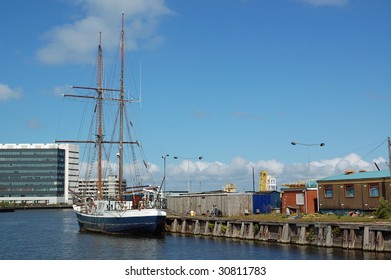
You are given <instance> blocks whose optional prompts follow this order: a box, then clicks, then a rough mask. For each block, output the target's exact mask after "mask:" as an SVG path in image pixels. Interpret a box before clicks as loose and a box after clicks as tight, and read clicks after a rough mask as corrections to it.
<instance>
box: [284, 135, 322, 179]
mask: <svg viewBox="0 0 391 280" xmlns="http://www.w3.org/2000/svg"><path fill="white" fill-rule="evenodd" d="M291 144H292V145H293V146H296V145H302V146H306V147H307V157H308V161H307V162H308V166H307V168H308V170H307V172H308V186H310V179H311V177H310V147H311V146H320V147H323V146H324V145H326V144H325V143H319V144H305V143H299V142H291Z"/></svg>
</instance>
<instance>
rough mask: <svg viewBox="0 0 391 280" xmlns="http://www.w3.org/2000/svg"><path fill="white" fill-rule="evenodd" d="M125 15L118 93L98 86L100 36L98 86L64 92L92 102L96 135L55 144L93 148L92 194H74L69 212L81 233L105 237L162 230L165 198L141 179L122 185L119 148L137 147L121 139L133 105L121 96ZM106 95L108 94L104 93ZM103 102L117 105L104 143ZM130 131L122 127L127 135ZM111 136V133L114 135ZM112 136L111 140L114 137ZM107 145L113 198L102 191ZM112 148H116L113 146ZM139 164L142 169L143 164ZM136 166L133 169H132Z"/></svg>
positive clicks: (100, 72) (100, 62) (100, 63)
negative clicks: (111, 163)
mask: <svg viewBox="0 0 391 280" xmlns="http://www.w3.org/2000/svg"><path fill="white" fill-rule="evenodd" d="M124 34H125V32H124V15H123V14H122V30H121V44H120V45H121V71H120V79H119V89H112V88H104V87H103V86H102V79H103V55H102V46H101V36H100V39H99V45H98V67H97V68H98V73H97V74H98V83H97V86H96V87H79V86H77V87H75V86H74V87H73V88H74V89H80V90H89V91H90V92H92V95H91V94H89V95H73V94H66V95H64V96H68V97H74V98H88V99H89V100H91V99H92V100H94V101H95V102H96V105H95V108H94V112H95V119H96V125H95V126H96V132H95V133H94V135H93V137H95V139H92V140H86V141H64V140H58V141H56V142H60V143H61V142H62V143H64V142H67V143H85V144H90V145H91V146H93V149H94V151H96V154H97V155H96V157H97V159H96V160H95V166H96V168H97V170H96V173H97V180H96V192H95V193H94V195H91V193H89V195H88V196H86V195H85V193H86V192H85V191H80V190H78V191H75V192H73V194H74V197H75V198H76V199H75V201H76V202H75V203H74V205H73V209H74V211H75V213H76V217H77V221H78V223H79V227H80V231H89V232H98V233H106V234H161V233H162V232H163V231H164V227H165V218H166V210H165V200H164V199H163V197H162V194H161V188H160V187H159V186H153V187H152V186H151V185H147V186H145V185H143V184H142V180H138V181H137V180H132V181H133V182H137V185H134V186H132V187H127V186H125V184H126V179H124V149H125V148H124V147H125V146H131V147H132V148H131V149H130V150H131V151H133V149H134V148H135V147H136V148H137V147H138V148H139V147H140V146H141V145H140V143H139V142H138V141H132V140H131V139H130V140H125V139H124V138H125V137H124V131H125V129H124V126H125V124H124V122H125V123H126V124H127V125H129V124H131V125H132V124H133V122H132V121H130V120H128V119H126V120H124V119H125V118H126V116H127V114H126V110H125V109H126V108H127V105H128V104H131V103H133V102H134V100H132V99H126V98H125V90H124V50H125V46H124ZM106 93H109V94H107V95H106ZM105 101H107V102H110V103H115V104H117V105H118V111H117V112H118V117H117V118H115V121H114V122H113V127H114V128H113V131H115V133H114V134H115V137H114V136H111V139H106V137H105V133H104V132H103V131H105V132H106V131H107V127H103V116H104V114H103V108H104V103H105ZM128 130H129V129H126V131H128ZM114 134H113V135H114ZM113 138H115V139H113ZM108 145H110V150H114V151H115V152H114V153H115V156H113V157H114V158H116V160H118V162H116V163H115V165H116V166H118V175H115V178H118V180H116V183H117V184H118V193H117V194H116V195H115V196H111V197H109V196H108V195H107V194H105V193H104V187H105V179H104V178H103V171H102V170H103V167H104V166H106V165H107V160H106V161H105V160H104V159H103V157H104V156H105V155H106V153H107V150H108V148H106V147H107V146H108ZM113 146H115V148H112V147H113ZM128 158H132V160H133V161H136V159H135V157H134V153H131V154H130V156H129V157H128ZM143 163H144V164H142V166H145V167H147V164H146V162H145V161H143ZM137 169H138V167H137V168H135V170H137Z"/></svg>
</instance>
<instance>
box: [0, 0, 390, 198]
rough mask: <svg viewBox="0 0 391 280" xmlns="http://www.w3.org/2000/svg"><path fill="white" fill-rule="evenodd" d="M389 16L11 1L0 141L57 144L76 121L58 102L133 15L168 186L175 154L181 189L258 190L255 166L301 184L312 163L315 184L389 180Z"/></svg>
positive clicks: (374, 6)
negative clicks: (384, 172)
mask: <svg viewBox="0 0 391 280" xmlns="http://www.w3.org/2000/svg"><path fill="white" fill-rule="evenodd" d="M389 11H391V2H390V1H388V0H269V1H267V0H264V1H260V0H241V1H240V0H237V1H234V0H197V1H181V0H170V1H158V0H154V1H152V0H114V1H112V0H111V1H108V0H107V1H105V0H57V1H54V0H36V1H22V0H2V1H1V3H0V108H1V111H0V112H1V117H2V122H1V124H2V133H1V134H0V143H52V142H53V141H54V140H55V139H57V138H58V137H59V135H61V133H60V131H61V130H62V128H63V127H64V126H65V125H64V123H62V122H61V121H60V120H62V121H64V119H66V120H67V121H69V122H71V123H73V122H77V121H78V116H79V115H78V113H77V110H78V109H79V108H77V107H78V106H75V107H74V108H73V109H70V108H72V107H71V106H68V105H69V104H66V105H64V101H63V97H62V96H61V94H60V93H64V92H67V91H69V89H68V88H69V86H70V85H86V84H88V85H89V84H91V83H93V82H94V67H95V66H94V62H95V60H94V57H95V55H96V46H97V42H98V36H99V35H98V34H99V32H100V31H101V32H102V41H103V48H104V52H105V57H106V56H107V57H110V55H111V56H113V54H115V51H114V49H115V47H116V46H117V43H118V38H119V28H120V22H121V20H120V15H121V12H124V13H125V17H126V32H127V33H126V34H127V47H128V52H129V54H130V57H131V60H132V65H133V72H134V73H135V78H134V79H133V80H129V83H127V86H129V91H130V92H132V91H133V88H134V95H135V96H138V94H139V93H138V92H139V88H140V86H139V80H141V82H142V100H143V102H142V106H141V108H139V111H140V112H139V113H140V114H139V115H140V125H141V126H142V128H141V129H140V130H139V132H140V133H139V137H140V140H141V141H142V143H143V147H144V152H145V154H146V158H147V160H148V162H149V164H150V166H151V172H152V173H153V174H154V178H155V179H156V181H157V182H158V183H159V182H160V180H161V178H162V175H163V159H162V157H161V156H162V155H165V154H169V155H170V156H169V157H168V158H167V188H171V189H186V188H187V179H188V176H189V178H190V180H191V182H192V185H193V186H194V187H193V189H194V190H209V189H221V188H222V187H223V186H224V185H225V184H226V183H227V182H231V183H233V184H235V185H236V186H237V187H238V190H239V191H243V190H252V169H253V168H254V170H255V172H256V173H258V172H259V171H261V170H264V169H265V170H267V171H268V172H269V174H271V175H272V176H274V177H276V178H277V182H278V184H284V183H294V182H296V181H297V180H306V179H307V177H308V172H307V161H308V159H309V160H310V162H311V164H310V177H311V178H323V177H327V176H331V175H335V174H338V173H341V172H343V171H344V170H346V169H348V168H349V169H355V170H359V169H366V170H374V169H375V166H374V164H373V162H374V161H375V162H377V164H378V165H379V167H380V168H381V169H386V168H387V163H388V161H389V159H388V149H387V141H386V139H387V137H388V136H389V135H390V126H389V120H390V116H391V113H390V104H391V92H390V91H391V79H390V77H391V36H390V35H391V17H389ZM140 62H141V69H142V70H141V72H140V71H139V64H140ZM140 73H141V74H140ZM140 76H141V77H140ZM129 84H130V85H129ZM71 105H74V104H71ZM64 107H66V109H67V110H71V111H70V113H67V114H65V113H64ZM72 110H73V111H72ZM70 135H71V129H69V135H68V136H69V137H71V136H70ZM61 136H63V135H61ZM292 141H296V142H299V143H304V144H317V143H321V142H324V143H325V144H326V145H325V146H324V147H320V146H311V147H308V146H305V145H296V146H292V145H291V142H292ZM308 151H309V153H308ZM174 156H178V157H185V158H196V157H198V156H203V159H202V160H201V161H196V160H192V161H191V162H190V163H189V165H188V163H187V161H186V160H183V159H182V160H181V159H179V160H175V159H174V158H173V157H174ZM188 167H189V168H188ZM188 171H189V172H188ZM257 183H258V178H257V177H256V184H257Z"/></svg>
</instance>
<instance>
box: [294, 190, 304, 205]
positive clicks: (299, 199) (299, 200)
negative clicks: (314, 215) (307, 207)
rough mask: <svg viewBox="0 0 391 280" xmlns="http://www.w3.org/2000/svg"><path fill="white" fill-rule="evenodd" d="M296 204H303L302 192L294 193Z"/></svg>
mask: <svg viewBox="0 0 391 280" xmlns="http://www.w3.org/2000/svg"><path fill="white" fill-rule="evenodd" d="M296 205H304V193H297V194H296Z"/></svg>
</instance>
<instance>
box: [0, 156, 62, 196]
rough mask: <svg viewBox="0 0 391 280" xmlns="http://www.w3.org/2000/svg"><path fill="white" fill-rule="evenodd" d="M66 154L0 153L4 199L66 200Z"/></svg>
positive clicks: (1, 183)
mask: <svg viewBox="0 0 391 280" xmlns="http://www.w3.org/2000/svg"><path fill="white" fill-rule="evenodd" d="M64 179H65V150H63V149H58V148H53V149H0V197H15V198H18V197H19V198H22V197H64V190H65V186H64V182H65V180H64Z"/></svg>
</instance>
